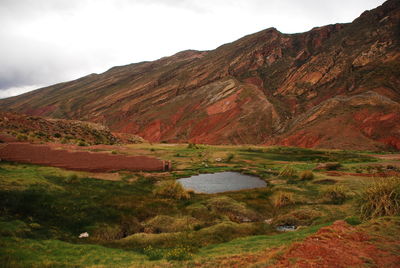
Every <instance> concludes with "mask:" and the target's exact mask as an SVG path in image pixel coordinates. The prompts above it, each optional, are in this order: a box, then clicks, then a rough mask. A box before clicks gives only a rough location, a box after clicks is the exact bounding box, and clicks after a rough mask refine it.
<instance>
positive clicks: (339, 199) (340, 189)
mask: <svg viewBox="0 0 400 268" xmlns="http://www.w3.org/2000/svg"><path fill="white" fill-rule="evenodd" d="M347 193H348V190H347V188H346V187H344V186H342V185H334V186H330V187H328V188H326V189H325V190H324V191H323V192H322V201H323V202H325V203H328V204H335V205H340V204H343V203H344V201H346V199H347V197H348V195H347Z"/></svg>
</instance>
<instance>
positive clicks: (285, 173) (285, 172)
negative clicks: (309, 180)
mask: <svg viewBox="0 0 400 268" xmlns="http://www.w3.org/2000/svg"><path fill="white" fill-rule="evenodd" d="M278 176H279V177H281V178H288V179H291V178H295V177H297V171H296V170H295V169H294V168H293V167H291V166H285V167H283V168H282V169H281V171H280V172H279V175H278Z"/></svg>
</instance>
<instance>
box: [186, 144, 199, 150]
mask: <svg viewBox="0 0 400 268" xmlns="http://www.w3.org/2000/svg"><path fill="white" fill-rule="evenodd" d="M187 148H188V149H199V147H198V146H197V145H196V144H195V143H189V144H188V146H187Z"/></svg>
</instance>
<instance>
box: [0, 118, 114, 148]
mask: <svg viewBox="0 0 400 268" xmlns="http://www.w3.org/2000/svg"><path fill="white" fill-rule="evenodd" d="M9 140H15V141H33V142H50V141H51V142H62V143H72V144H79V145H91V144H114V143H116V142H119V141H120V140H119V139H118V138H117V137H115V136H114V135H113V134H112V133H111V132H110V130H109V129H108V128H107V127H105V126H102V125H100V124H95V123H90V122H82V121H77V120H65V119H46V118H42V117H38V116H26V115H20V114H14V113H9V112H0V141H9Z"/></svg>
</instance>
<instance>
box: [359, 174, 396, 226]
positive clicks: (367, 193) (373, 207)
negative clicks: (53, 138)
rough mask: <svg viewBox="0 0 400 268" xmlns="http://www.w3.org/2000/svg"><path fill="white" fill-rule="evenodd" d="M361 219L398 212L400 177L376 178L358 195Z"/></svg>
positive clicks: (391, 214) (392, 214)
mask: <svg viewBox="0 0 400 268" xmlns="http://www.w3.org/2000/svg"><path fill="white" fill-rule="evenodd" d="M357 201H358V202H357V204H358V210H359V213H360V217H361V218H362V219H364V220H365V219H371V218H377V217H381V216H394V215H399V214H400V177H392V178H380V179H376V180H375V181H374V182H373V183H372V184H371V185H369V186H367V187H366V188H365V189H363V191H362V192H361V193H360V195H359V196H358V200H357Z"/></svg>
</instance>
